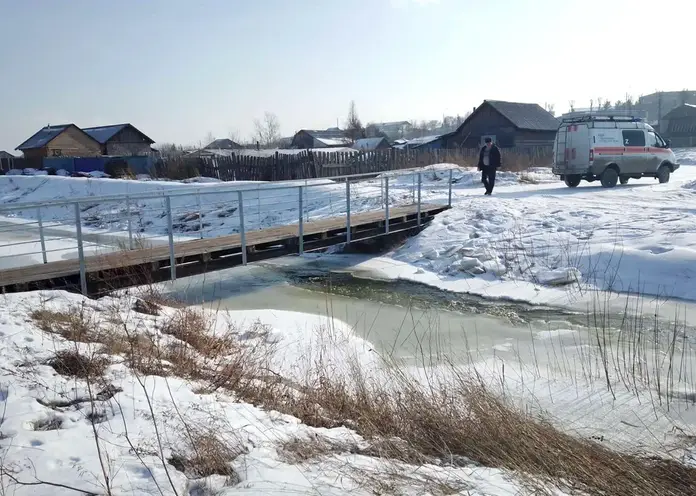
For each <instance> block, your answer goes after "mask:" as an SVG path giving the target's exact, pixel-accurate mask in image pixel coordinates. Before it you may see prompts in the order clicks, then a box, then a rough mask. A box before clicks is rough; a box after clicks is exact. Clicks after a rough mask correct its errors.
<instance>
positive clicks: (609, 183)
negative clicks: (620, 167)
mask: <svg viewBox="0 0 696 496" xmlns="http://www.w3.org/2000/svg"><path fill="white" fill-rule="evenodd" d="M618 180H619V173H618V172H617V171H616V169H605V171H604V172H602V177H600V181H601V183H602V186H603V187H605V188H613V187H614V186H616V183H617V182H618Z"/></svg>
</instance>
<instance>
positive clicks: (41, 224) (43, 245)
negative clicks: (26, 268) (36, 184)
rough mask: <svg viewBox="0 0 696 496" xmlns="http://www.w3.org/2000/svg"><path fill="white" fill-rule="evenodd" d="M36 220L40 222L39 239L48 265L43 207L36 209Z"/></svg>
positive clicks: (42, 253)
mask: <svg viewBox="0 0 696 496" xmlns="http://www.w3.org/2000/svg"><path fill="white" fill-rule="evenodd" d="M36 219H37V220H38V221H39V239H40V240H41V256H42V257H43V263H48V257H47V255H46V238H44V232H43V221H42V220H41V207H37V208H36Z"/></svg>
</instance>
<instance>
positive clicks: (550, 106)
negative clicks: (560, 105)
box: [544, 103, 556, 117]
mask: <svg viewBox="0 0 696 496" xmlns="http://www.w3.org/2000/svg"><path fill="white" fill-rule="evenodd" d="M544 110H546V111H547V112H548V113H549V114H551V115H553V116H554V117H556V106H555V105H554V104H553V103H545V104H544Z"/></svg>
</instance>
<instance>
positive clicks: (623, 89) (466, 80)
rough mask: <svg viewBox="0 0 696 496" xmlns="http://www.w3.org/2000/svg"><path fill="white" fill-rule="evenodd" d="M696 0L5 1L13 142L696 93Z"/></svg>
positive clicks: (3, 96) (0, 18)
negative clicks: (83, 131) (103, 128)
mask: <svg viewBox="0 0 696 496" xmlns="http://www.w3.org/2000/svg"><path fill="white" fill-rule="evenodd" d="M694 19H696V2H693V1H691V0H684V1H676V0H661V1H660V2H655V1H640V0H633V1H630V0H625V1H624V0H602V1H599V0H582V1H559V0H553V1H551V0H536V1H533V0H528V1H527V2H522V1H518V0H514V1H513V0H508V1H506V0H488V1H480V0H479V1H469V0H347V1H343V0H341V1H339V0H287V1H284V0H253V1H245V2H242V1H239V0H200V1H196V2H194V1H185V0H118V1H107V0H64V1H60V2H59V1H51V0H22V1H17V0H0V81H1V82H0V150H2V149H7V150H13V149H14V148H15V147H16V146H17V145H18V144H19V143H21V142H22V141H23V140H24V139H25V138H26V137H28V136H29V135H31V134H33V133H34V132H35V131H36V130H37V129H38V128H40V127H42V126H44V125H46V124H48V123H51V124H59V123H64V122H74V123H76V124H77V125H78V126H83V127H86V126H93V125H103V124H108V123H120V122H130V123H132V124H134V125H135V126H136V127H138V128H140V129H141V130H142V131H143V132H145V133H146V134H148V135H150V136H151V137H152V138H153V139H154V140H155V141H157V142H160V143H161V142H177V143H182V144H194V143H196V142H198V141H200V140H204V139H205V137H206V135H207V133H208V132H212V133H213V135H215V136H216V137H225V136H227V135H228V134H229V132H230V131H233V132H236V133H237V134H238V135H240V136H241V137H242V138H246V137H248V136H249V135H250V134H251V133H252V131H253V120H254V119H255V118H259V117H262V116H263V113H264V112H265V111H271V112H274V113H275V114H276V115H277V116H278V118H279V120H280V123H281V131H282V134H283V135H291V134H292V133H293V132H295V131H296V130H298V129H300V128H323V127H328V126H332V125H335V124H336V120H337V119H338V121H339V123H340V124H342V123H343V122H344V120H345V117H346V114H347V111H348V106H349V102H350V100H355V102H356V105H357V109H358V112H359V115H360V117H361V118H362V120H363V121H364V122H368V121H386V120H404V119H405V120H411V119H437V118H441V116H442V115H443V114H457V113H459V114H464V113H465V112H467V111H468V110H471V108H472V107H473V106H475V105H478V104H479V103H480V102H481V101H482V100H483V99H499V100H512V101H524V102H537V103H540V104H543V103H544V102H550V103H554V104H555V106H556V109H557V110H561V111H564V110H566V109H567V107H568V102H569V101H570V100H574V101H575V102H576V106H585V105H587V106H589V100H590V99H591V98H593V99H596V98H597V97H602V98H610V99H611V100H612V101H614V100H617V99H619V98H623V97H624V95H625V94H626V93H627V92H628V93H630V94H632V95H633V96H638V95H640V94H647V93H651V92H653V91H655V90H656V89H661V90H680V89H683V88H685V87H689V86H691V87H692V89H696V64H693V63H692V62H681V63H680V62H679V59H681V60H685V59H688V58H689V57H690V56H691V57H692V56H693V50H694V45H696V42H694V41H693V39H694V38H693V29H694V27H693V21H694Z"/></svg>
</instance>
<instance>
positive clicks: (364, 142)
mask: <svg viewBox="0 0 696 496" xmlns="http://www.w3.org/2000/svg"><path fill="white" fill-rule="evenodd" d="M351 148H353V149H354V150H360V151H364V152H371V151H374V150H386V149H389V148H391V145H389V141H388V140H387V138H385V137H379V138H362V139H359V140H355V143H353V146H352V147H351Z"/></svg>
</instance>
